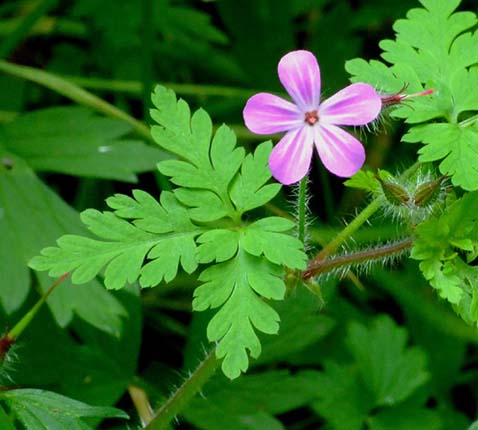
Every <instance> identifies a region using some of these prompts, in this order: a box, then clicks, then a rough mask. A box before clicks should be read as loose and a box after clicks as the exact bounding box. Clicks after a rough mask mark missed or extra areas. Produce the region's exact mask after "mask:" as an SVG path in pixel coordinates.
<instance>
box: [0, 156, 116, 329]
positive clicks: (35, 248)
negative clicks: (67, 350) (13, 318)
mask: <svg viewBox="0 0 478 430" xmlns="http://www.w3.org/2000/svg"><path fill="white" fill-rule="evenodd" d="M3 157H8V158H9V159H10V160H11V167H10V168H8V169H7V168H3V167H0V232H5V233H6V234H5V236H4V237H3V238H4V239H5V240H1V241H0V255H5V256H7V257H6V258H5V259H0V269H2V276H3V277H4V278H2V279H4V280H5V281H8V280H9V279H11V277H12V276H15V277H14V278H13V279H11V284H10V283H7V282H5V285H3V284H2V288H0V301H1V303H2V306H4V308H5V310H6V311H8V312H13V311H14V310H16V309H18V307H19V306H20V305H21V304H22V303H23V301H24V299H25V297H26V294H27V293H28V291H29V286H30V277H29V276H28V272H27V270H26V268H27V263H28V261H29V260H30V259H31V258H32V257H33V256H34V255H35V254H37V253H38V252H39V251H40V250H41V249H42V248H43V247H45V246H47V245H48V244H49V243H52V242H53V241H54V240H55V239H56V238H57V237H59V236H61V235H62V234H65V233H67V232H75V233H77V234H84V233H85V232H86V230H85V229H84V228H83V227H82V225H81V223H80V219H79V216H78V213H77V212H76V211H74V210H73V209H72V208H71V207H69V206H68V205H67V204H66V203H65V202H64V201H63V200H61V199H60V198H59V197H58V196H57V195H56V194H55V193H54V192H53V191H52V190H50V189H49V188H48V187H47V186H46V185H44V184H43V183H42V182H41V181H40V180H39V179H38V178H37V177H36V175H35V174H34V172H32V171H31V170H30V168H29V167H28V166H27V165H26V163H25V162H24V161H23V160H21V159H20V158H18V157H16V156H15V155H13V154H11V153H8V152H3V151H2V147H0V158H3ZM10 263H11V266H5V265H6V264H10ZM64 273H66V272H62V273H61V275H63V274H64ZM17 275H18V276H17ZM61 275H58V276H61ZM37 276H38V280H39V281H40V286H41V289H42V290H43V291H46V290H47V289H48V288H49V287H50V286H51V284H52V283H53V282H54V280H53V279H52V278H49V277H48V276H46V275H44V274H37ZM47 305H48V306H49V307H50V309H51V311H52V312H53V314H54V316H55V319H56V320H57V322H58V324H60V325H61V326H63V327H64V326H66V325H67V324H69V323H70V322H71V321H72V319H73V317H74V315H75V314H76V315H78V316H80V317H81V318H83V319H85V320H87V321H88V322H90V323H91V324H93V325H95V326H97V327H99V328H101V329H102V330H106V331H108V332H110V333H114V334H118V333H119V332H120V331H121V327H122V320H121V317H122V315H123V314H124V308H123V307H122V306H121V304H120V303H119V302H118V301H117V300H116V299H115V298H114V297H113V296H111V294H109V293H108V292H107V291H105V290H104V288H103V287H102V286H101V285H100V284H99V283H98V282H96V281H93V282H91V283H89V284H87V285H84V286H83V287H82V288H81V289H73V288H71V284H70V281H69V280H68V279H67V280H65V281H64V282H63V285H61V287H60V288H58V289H57V290H56V291H55V294H53V295H51V296H50V297H49V298H48V300H47Z"/></svg>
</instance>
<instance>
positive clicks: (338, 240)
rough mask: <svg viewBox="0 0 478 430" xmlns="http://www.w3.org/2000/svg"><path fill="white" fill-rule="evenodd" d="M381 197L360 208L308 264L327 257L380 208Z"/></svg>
mask: <svg viewBox="0 0 478 430" xmlns="http://www.w3.org/2000/svg"><path fill="white" fill-rule="evenodd" d="M381 203H382V202H381V199H380V198H377V199H375V200H373V201H372V202H371V203H370V204H369V205H368V206H366V207H365V209H363V210H362V212H360V213H359V214H358V215H357V216H356V217H355V218H354V219H353V220H352V222H350V224H348V225H347V226H346V227H345V228H344V229H343V230H342V231H340V232H339V233H338V234H337V236H335V237H334V239H332V241H330V242H329V243H328V244H327V245H325V246H324V247H323V248H322V249H321V250H320V252H319V253H318V254H317V255H316V257H315V258H314V259H313V260H312V262H311V263H310V264H309V266H310V265H314V264H315V263H317V262H318V261H320V260H323V259H325V258H327V257H328V256H329V255H331V254H333V253H334V252H335V251H337V249H338V248H339V247H340V246H341V245H342V244H343V243H344V242H345V241H346V240H347V239H348V238H349V237H350V236H352V234H354V233H355V231H357V230H358V229H359V228H360V227H361V226H362V224H363V223H364V222H366V221H367V220H368V219H369V218H370V217H371V216H372V215H373V214H374V213H375V212H377V210H378V209H379V208H380V205H381Z"/></svg>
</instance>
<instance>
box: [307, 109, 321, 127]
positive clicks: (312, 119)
mask: <svg viewBox="0 0 478 430" xmlns="http://www.w3.org/2000/svg"><path fill="white" fill-rule="evenodd" d="M318 120H319V113H318V112H317V111H316V110H312V111H310V112H306V113H305V119H304V121H305V122H306V123H307V124H309V125H314V124H315V123H316V122H317V121H318Z"/></svg>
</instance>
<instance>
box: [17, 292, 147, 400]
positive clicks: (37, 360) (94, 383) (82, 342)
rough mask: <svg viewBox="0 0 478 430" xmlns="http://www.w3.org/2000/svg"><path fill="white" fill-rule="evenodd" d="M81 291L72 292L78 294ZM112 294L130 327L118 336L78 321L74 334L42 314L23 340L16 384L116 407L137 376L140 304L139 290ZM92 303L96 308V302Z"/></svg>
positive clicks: (72, 327) (50, 317)
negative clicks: (122, 308)
mask: <svg viewBox="0 0 478 430" xmlns="http://www.w3.org/2000/svg"><path fill="white" fill-rule="evenodd" d="M82 288H83V287H81V288H78V287H71V289H73V290H81V289H82ZM102 289H103V291H105V292H106V290H105V289H104V287H102ZM108 294H109V295H113V296H114V297H115V299H116V300H118V301H119V303H120V304H122V305H123V306H124V308H125V309H126V311H125V312H124V313H125V316H124V320H125V321H126V322H127V323H125V324H124V327H123V329H122V331H121V333H120V334H119V335H118V336H112V335H111V334H109V333H105V332H104V331H101V330H98V329H97V328H96V327H93V326H92V325H91V324H89V323H86V322H84V321H82V320H80V319H78V318H76V319H75V320H74V322H73V324H72V325H71V326H70V330H64V329H62V328H61V327H59V326H58V325H57V324H56V323H55V321H54V319H53V318H52V316H51V313H50V312H49V311H48V309H46V308H43V309H41V310H40V312H39V313H38V314H37V315H36V317H35V320H34V324H31V325H30V326H29V327H28V330H26V331H25V332H24V334H23V335H22V336H24V337H22V340H21V347H19V348H18V349H17V356H18V359H17V360H15V363H14V366H15V367H14V378H15V384H16V385H18V386H21V387H36V388H46V389H49V390H55V391H56V392H59V393H61V394H63V395H65V396H68V397H73V398H75V399H77V400H81V401H84V402H89V403H92V404H99V405H108V406H109V405H114V404H116V402H118V400H119V399H120V398H121V397H122V396H123V395H124V393H125V392H126V390H127V387H128V384H130V383H131V380H132V378H133V377H134V375H135V374H136V372H137V359H138V354H139V349H140V340H141V329H142V321H141V303H140V298H139V294H138V291H137V289H136V291H133V290H132V289H129V290H126V289H125V290H122V291H118V292H108ZM92 302H93V303H92V306H94V300H92ZM94 309H95V311H98V310H97V309H96V308H94ZM103 312H105V311H103ZM45 333H48V336H45Z"/></svg>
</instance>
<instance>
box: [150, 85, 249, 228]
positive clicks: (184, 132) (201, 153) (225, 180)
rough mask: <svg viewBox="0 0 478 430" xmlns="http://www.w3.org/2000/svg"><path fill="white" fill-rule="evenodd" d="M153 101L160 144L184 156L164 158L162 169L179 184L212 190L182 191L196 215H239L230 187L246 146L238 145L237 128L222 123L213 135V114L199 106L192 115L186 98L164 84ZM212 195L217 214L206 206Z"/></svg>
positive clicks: (209, 218) (152, 114) (152, 131)
mask: <svg viewBox="0 0 478 430" xmlns="http://www.w3.org/2000/svg"><path fill="white" fill-rule="evenodd" d="M153 103H154V105H155V106H156V108H157V109H153V110H152V111H151V116H152V118H153V119H154V120H155V121H156V122H157V123H158V124H159V125H155V126H153V127H152V130H151V133H152V135H153V138H154V139H155V141H156V142H157V143H158V145H160V146H161V147H163V148H164V149H166V150H167V151H169V152H171V153H173V154H175V155H177V156H179V157H180V158H181V159H182V160H166V161H162V162H160V163H159V165H158V169H159V170H160V172H161V173H163V174H164V175H166V176H170V177H171V181H172V182H173V183H175V184H176V185H180V186H181V187H184V188H193V189H202V190H207V191H209V192H210V193H208V194H206V195H204V193H203V194H202V195H198V196H197V197H195V198H194V199H193V200H192V198H193V195H191V194H186V195H185V194H184V192H181V193H180V195H179V198H180V199H181V198H182V199H183V200H184V199H186V201H189V202H191V203H192V205H193V206H194V207H195V208H196V212H195V216H196V217H197V216H198V214H199V216H200V218H202V217H204V214H208V215H209V216H206V219H207V220H208V221H213V220H215V219H219V218H222V217H223V216H224V213H227V215H228V216H229V217H231V218H233V219H235V218H237V216H236V214H235V209H234V207H233V206H232V203H231V200H230V198H229V192H228V189H229V185H230V183H231V181H232V179H233V177H234V176H235V175H236V173H237V171H238V170H239V168H240V166H241V163H242V161H243V159H244V150H243V149H242V148H236V136H235V134H234V132H233V131H232V130H231V129H230V128H228V127H227V126H225V125H222V126H221V127H219V129H218V130H217V132H216V134H215V135H214V137H212V123H211V119H210V118H209V115H208V114H207V113H206V112H205V111H204V110H202V109H199V110H198V111H197V112H195V113H194V114H193V115H192V116H191V114H190V111H189V107H188V105H187V104H186V102H184V101H183V100H179V101H177V100H176V96H175V94H174V92H172V91H170V90H166V89H165V88H164V87H161V86H158V87H156V90H155V92H154V93H153ZM211 193H213V194H215V197H212V196H211ZM212 198H215V199H216V200H215V202H214V211H215V212H216V214H215V215H214V216H212V215H211V213H209V212H208V208H207V206H204V205H207V204H209V201H210V199H212ZM208 199H209V200H208Z"/></svg>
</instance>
